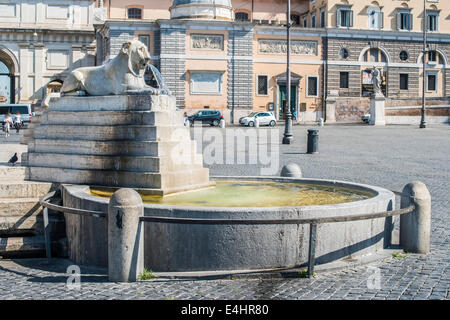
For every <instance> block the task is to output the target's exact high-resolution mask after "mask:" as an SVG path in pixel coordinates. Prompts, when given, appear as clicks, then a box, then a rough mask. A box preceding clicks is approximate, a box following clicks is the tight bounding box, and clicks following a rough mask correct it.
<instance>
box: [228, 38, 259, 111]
mask: <svg viewBox="0 0 450 320" xmlns="http://www.w3.org/2000/svg"><path fill="white" fill-rule="evenodd" d="M228 39H229V40H228V55H229V56H230V57H231V59H230V60H229V62H228V108H229V109H231V108H233V106H234V108H235V109H252V108H253V61H252V58H253V31H252V30H242V31H241V30H239V31H236V30H231V31H229V35H228Z"/></svg>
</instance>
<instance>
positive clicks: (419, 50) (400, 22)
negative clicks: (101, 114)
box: [97, 0, 450, 122]
mask: <svg viewBox="0 0 450 320" xmlns="http://www.w3.org/2000/svg"><path fill="white" fill-rule="evenodd" d="M425 4H426V14H425V18H426V19H424V12H423V5H424V2H423V0H410V1H397V0H394V1H392V0H389V1H387V0H380V1H373V2H367V3H366V2H363V1H355V0H353V1H351V0H349V1H346V0H343V1H339V0H309V1H306V0H292V1H291V22H292V24H293V26H292V28H291V53H292V56H291V72H292V74H291V78H292V90H291V92H292V94H291V105H292V106H293V111H297V113H298V115H299V119H300V120H301V121H306V122H308V121H317V120H318V119H319V118H321V117H323V118H325V119H327V118H328V119H329V120H330V121H332V119H333V120H334V119H336V120H337V121H360V119H361V115H363V114H365V113H368V108H369V96H370V94H371V93H372V92H373V85H372V79H371V73H370V70H371V69H373V68H374V67H376V68H378V69H379V70H380V71H381V74H382V89H383V93H384V94H385V96H386V98H387V101H386V106H387V109H386V112H387V114H389V115H391V116H392V117H395V116H397V115H402V114H404V115H410V116H418V115H419V114H418V112H419V105H420V96H421V93H422V83H423V81H422V79H423V78H422V77H423V76H424V75H423V70H422V61H423V60H422V59H423V23H424V21H426V23H427V30H428V31H427V36H428V52H427V54H426V55H425V61H426V73H425V85H426V90H425V91H426V95H427V98H428V104H430V105H433V106H434V107H433V108H432V109H433V110H431V111H430V113H429V114H430V115H436V116H442V117H445V116H446V115H448V108H447V107H446V106H448V105H449V102H450V101H449V99H448V97H449V96H450V65H449V64H448V56H449V55H450V35H449V33H450V20H449V19H448V16H449V15H450V2H449V1H443V0H441V1H438V0H426V3H425ZM104 6H105V8H106V11H107V20H106V22H105V23H104V24H103V25H101V26H97V43H98V51H97V59H98V61H97V62H98V63H101V62H103V61H105V60H106V59H108V58H111V57H113V56H114V55H115V54H117V52H118V49H119V47H120V44H121V43H122V42H123V41H124V40H127V39H141V40H142V41H143V42H146V43H148V47H149V50H150V52H151V55H152V59H153V63H154V64H155V65H157V66H158V67H159V68H160V69H161V73H162V74H163V76H164V77H165V78H166V80H167V82H168V85H169V87H170V88H171V89H172V91H173V92H174V94H175V95H176V96H177V102H178V106H179V107H180V108H186V109H193V110H197V109H203V108H213V109H221V110H223V112H224V114H226V115H227V118H229V119H230V120H234V121H236V119H238V118H239V117H240V116H241V114H245V113H248V112H249V111H251V110H270V111H274V112H275V114H276V116H277V118H283V116H284V113H285V109H284V105H285V104H286V99H287V97H286V71H285V70H286V28H285V25H286V1H281V0H276V1H268V0H253V1H239V0H234V1H232V2H230V1H228V0H217V1H211V0H175V1H173V0H161V1H143V0H127V1H119V0H111V1H108V2H106V1H104ZM330 96H332V99H333V101H336V103H335V108H334V109H331V111H330V109H328V112H333V115H330V114H329V115H328V117H327V114H326V113H327V108H326V104H327V100H330ZM441 107H442V108H441ZM440 120H442V119H440ZM440 120H439V121H440Z"/></svg>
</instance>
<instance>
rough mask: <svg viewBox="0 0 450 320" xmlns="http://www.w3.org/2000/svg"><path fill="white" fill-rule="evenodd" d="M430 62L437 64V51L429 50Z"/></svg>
mask: <svg viewBox="0 0 450 320" xmlns="http://www.w3.org/2000/svg"><path fill="white" fill-rule="evenodd" d="M428 63H429V64H436V51H429V52H428Z"/></svg>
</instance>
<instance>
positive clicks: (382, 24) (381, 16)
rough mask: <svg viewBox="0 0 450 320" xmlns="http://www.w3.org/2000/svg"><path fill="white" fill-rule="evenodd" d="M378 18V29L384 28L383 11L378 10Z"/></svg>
mask: <svg viewBox="0 0 450 320" xmlns="http://www.w3.org/2000/svg"><path fill="white" fill-rule="evenodd" d="M379 18H380V29H383V28H384V12H380V15H379Z"/></svg>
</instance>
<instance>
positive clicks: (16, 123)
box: [14, 111, 22, 133]
mask: <svg viewBox="0 0 450 320" xmlns="http://www.w3.org/2000/svg"><path fill="white" fill-rule="evenodd" d="M21 127H22V121H21V119H20V112H19V111H17V112H16V114H15V116H14V128H16V133H19V130H20V128H21Z"/></svg>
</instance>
